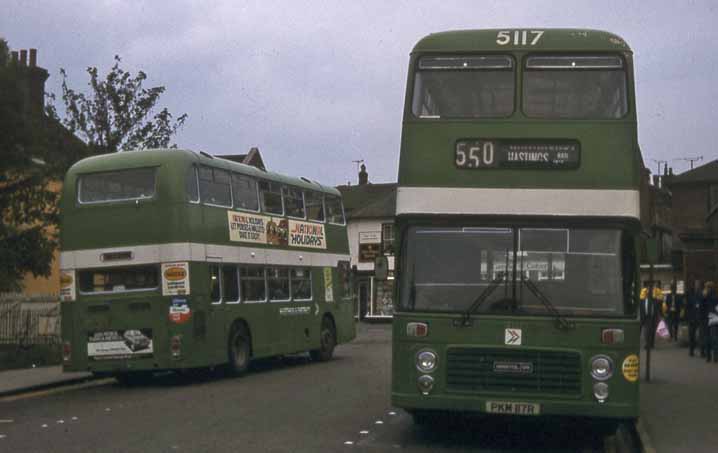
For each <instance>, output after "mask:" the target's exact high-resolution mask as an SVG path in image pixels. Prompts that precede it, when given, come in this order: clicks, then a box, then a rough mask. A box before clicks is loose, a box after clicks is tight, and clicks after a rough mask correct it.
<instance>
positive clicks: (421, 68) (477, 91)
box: [412, 55, 515, 118]
mask: <svg viewBox="0 0 718 453" xmlns="http://www.w3.org/2000/svg"><path fill="white" fill-rule="evenodd" d="M514 83H515V82H514V64H513V59H512V58H511V57H508V56H502V55H494V56H451V57H449V56H437V57H422V58H421V59H419V63H418V67H417V71H416V74H415V75H414V93H413V97H412V112H413V113H414V116H416V117H418V118H503V117H507V116H509V115H511V113H512V112H513V110H514V91H515V89H514Z"/></svg>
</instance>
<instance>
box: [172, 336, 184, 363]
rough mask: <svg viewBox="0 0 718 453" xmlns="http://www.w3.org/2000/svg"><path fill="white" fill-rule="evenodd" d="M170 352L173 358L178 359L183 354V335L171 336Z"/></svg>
mask: <svg viewBox="0 0 718 453" xmlns="http://www.w3.org/2000/svg"><path fill="white" fill-rule="evenodd" d="M170 352H171V353H172V358H173V359H178V358H179V357H180V356H181V355H182V336H181V335H175V336H173V337H172V338H170Z"/></svg>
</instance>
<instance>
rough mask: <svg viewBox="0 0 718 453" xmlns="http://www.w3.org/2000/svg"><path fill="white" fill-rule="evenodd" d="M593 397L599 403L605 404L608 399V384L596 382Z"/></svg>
mask: <svg viewBox="0 0 718 453" xmlns="http://www.w3.org/2000/svg"><path fill="white" fill-rule="evenodd" d="M593 396H595V397H596V400H598V402H599V403H603V402H604V401H606V400H607V399H608V384H606V383H605V382H596V383H595V384H593Z"/></svg>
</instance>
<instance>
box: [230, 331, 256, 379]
mask: <svg viewBox="0 0 718 453" xmlns="http://www.w3.org/2000/svg"><path fill="white" fill-rule="evenodd" d="M249 342H250V338H249V333H248V332H247V329H246V328H245V327H244V326H243V325H242V324H237V325H235V326H234V327H233V328H232V332H231V333H230V334H229V345H228V348H227V352H228V355H229V357H228V359H229V361H228V368H229V373H230V374H231V375H233V376H241V375H242V374H244V373H246V372H247V370H248V369H249V360H250V356H251V352H250V347H249Z"/></svg>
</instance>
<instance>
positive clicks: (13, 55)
mask: <svg viewBox="0 0 718 453" xmlns="http://www.w3.org/2000/svg"><path fill="white" fill-rule="evenodd" d="M19 60H20V56H19V55H18V53H17V50H13V51H12V52H10V61H12V64H13V65H15V66H17V62H18V61H19Z"/></svg>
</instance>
